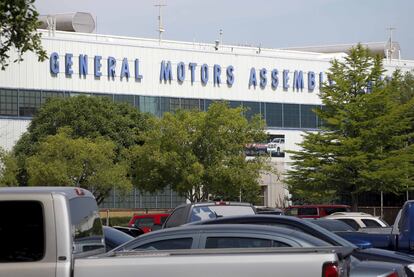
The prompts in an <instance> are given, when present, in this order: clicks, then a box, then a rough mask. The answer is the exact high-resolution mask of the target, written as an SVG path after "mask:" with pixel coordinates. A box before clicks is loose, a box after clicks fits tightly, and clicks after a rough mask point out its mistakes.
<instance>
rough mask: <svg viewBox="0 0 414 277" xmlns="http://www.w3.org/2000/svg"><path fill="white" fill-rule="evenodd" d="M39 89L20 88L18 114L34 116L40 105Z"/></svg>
mask: <svg viewBox="0 0 414 277" xmlns="http://www.w3.org/2000/svg"><path fill="white" fill-rule="evenodd" d="M41 99H42V95H41V91H35V90H21V91H19V115H20V116H34V115H35V114H36V112H37V110H38V109H39V108H40V106H41Z"/></svg>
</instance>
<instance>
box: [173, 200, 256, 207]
mask: <svg viewBox="0 0 414 277" xmlns="http://www.w3.org/2000/svg"><path fill="white" fill-rule="evenodd" d="M189 206H194V207H200V206H246V207H254V206H253V205H252V204H250V203H246V202H234V201H215V202H214V201H210V202H198V203H188V204H181V205H179V206H177V207H175V209H178V208H182V207H189Z"/></svg>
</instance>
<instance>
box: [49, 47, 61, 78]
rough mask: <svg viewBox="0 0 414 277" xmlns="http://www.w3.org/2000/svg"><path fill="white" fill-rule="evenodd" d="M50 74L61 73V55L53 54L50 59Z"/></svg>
mask: <svg viewBox="0 0 414 277" xmlns="http://www.w3.org/2000/svg"><path fill="white" fill-rule="evenodd" d="M49 67H50V73H52V74H54V75H56V74H58V73H59V54H58V53H56V52H53V53H52V54H50V58H49Z"/></svg>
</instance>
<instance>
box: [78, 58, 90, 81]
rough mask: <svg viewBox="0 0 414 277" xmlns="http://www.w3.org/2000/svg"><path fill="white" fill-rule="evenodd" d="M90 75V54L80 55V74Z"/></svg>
mask: <svg viewBox="0 0 414 277" xmlns="http://www.w3.org/2000/svg"><path fill="white" fill-rule="evenodd" d="M82 75H83V76H84V77H86V75H88V55H82V54H81V55H79V76H82Z"/></svg>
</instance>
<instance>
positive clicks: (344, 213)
mask: <svg viewBox="0 0 414 277" xmlns="http://www.w3.org/2000/svg"><path fill="white" fill-rule="evenodd" d="M336 216H346V217H375V216H373V215H372V214H367V213H361V212H336V213H332V214H330V215H328V216H327V217H328V218H329V217H336Z"/></svg>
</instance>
